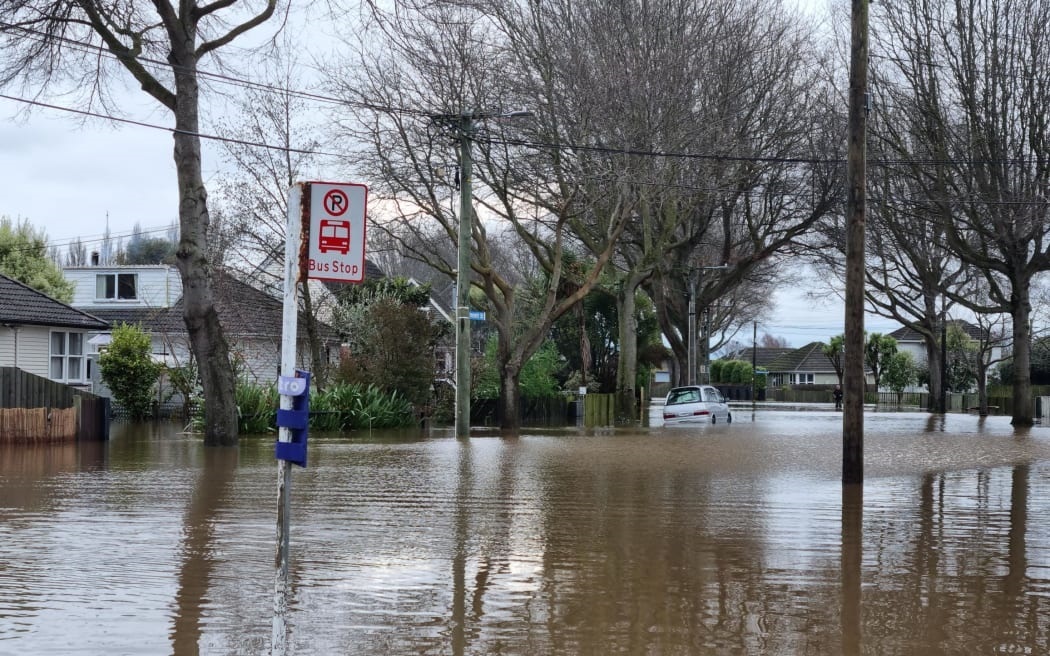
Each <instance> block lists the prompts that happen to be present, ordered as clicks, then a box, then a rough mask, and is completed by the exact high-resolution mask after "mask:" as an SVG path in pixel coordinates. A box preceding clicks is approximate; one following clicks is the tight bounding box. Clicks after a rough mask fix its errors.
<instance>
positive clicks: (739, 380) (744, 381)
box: [729, 360, 754, 385]
mask: <svg viewBox="0 0 1050 656" xmlns="http://www.w3.org/2000/svg"><path fill="white" fill-rule="evenodd" d="M752 371H754V370H753V369H752V368H751V363H750V362H744V361H743V360H737V366H736V367H734V368H733V379H732V380H731V381H729V382H731V383H733V384H735V385H750V384H751V372H752Z"/></svg>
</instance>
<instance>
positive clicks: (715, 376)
mask: <svg viewBox="0 0 1050 656" xmlns="http://www.w3.org/2000/svg"><path fill="white" fill-rule="evenodd" d="M728 362H729V360H715V361H714V362H712V363H711V380H712V381H714V382H716V383H724V382H726V380H725V378H724V376H725V367H726V364H727V363H728Z"/></svg>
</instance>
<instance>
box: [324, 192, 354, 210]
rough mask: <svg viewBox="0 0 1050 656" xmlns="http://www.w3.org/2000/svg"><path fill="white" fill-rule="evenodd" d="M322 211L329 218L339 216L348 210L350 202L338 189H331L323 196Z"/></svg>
mask: <svg viewBox="0 0 1050 656" xmlns="http://www.w3.org/2000/svg"><path fill="white" fill-rule="evenodd" d="M323 202H324V209H325V211H326V212H328V214H329V215H331V216H341V215H342V214H343V213H344V212H346V210H348V209H349V208H350V200H349V199H348V198H347V197H346V194H345V193H343V192H342V190H340V189H333V190H331V191H329V192H328V193H327V194H325V195H324V201H323Z"/></svg>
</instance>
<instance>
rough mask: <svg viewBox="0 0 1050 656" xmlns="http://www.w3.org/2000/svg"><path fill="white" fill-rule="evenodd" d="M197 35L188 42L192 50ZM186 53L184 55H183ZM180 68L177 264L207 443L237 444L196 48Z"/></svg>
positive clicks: (176, 61) (177, 63)
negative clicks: (204, 165) (211, 247)
mask: <svg viewBox="0 0 1050 656" xmlns="http://www.w3.org/2000/svg"><path fill="white" fill-rule="evenodd" d="M194 42H195V38H193V35H186V39H185V45H186V47H189V48H192V44H193V43H194ZM180 54H181V55H182V56H179V55H180ZM170 59H171V62H172V66H173V68H174V70H175V72H176V75H175V85H176V94H175V95H176V108H175V128H176V131H175V135H174V138H175V148H174V155H175V169H176V172H177V174H178V185H179V228H180V238H179V249H178V251H177V252H176V262H177V265H178V269H179V273H180V274H181V276H182V299H183V319H184V320H185V322H186V330H187V331H188V332H189V336H190V345H191V347H192V348H193V353H194V355H195V356H196V358H197V365H198V368H199V371H200V377H201V385H202V387H203V391H204V414H205V426H204V444H205V445H208V446H234V445H236V444H237V401H236V396H235V385H236V379H235V377H234V373H233V365H232V364H231V363H230V357H229V355H230V348H229V345H228V344H227V342H226V336H225V335H224V334H223V330H222V325H221V324H220V323H219V315H218V313H217V311H216V308H215V291H214V288H213V281H214V276H213V274H212V269H211V263H210V262H209V261H208V256H207V250H206V245H207V243H208V229H209V227H210V223H211V222H210V218H209V216H208V205H207V196H208V194H207V192H206V191H205V189H204V177H203V175H202V174H201V146H200V137H198V136H197V134H198V131H199V125H200V123H199V115H198V110H199V104H198V101H199V95H198V92H199V89H198V86H197V78H196V68H197V67H196V59H195V58H194V56H193V54H192V52H183V53H179V52H177V51H173V52H172V54H171V57H170Z"/></svg>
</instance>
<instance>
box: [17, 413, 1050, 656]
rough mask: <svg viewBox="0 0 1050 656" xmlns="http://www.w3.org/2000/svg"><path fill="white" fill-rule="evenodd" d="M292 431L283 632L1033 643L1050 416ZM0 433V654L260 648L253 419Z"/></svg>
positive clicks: (838, 647) (267, 454)
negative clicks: (104, 440)
mask: <svg viewBox="0 0 1050 656" xmlns="http://www.w3.org/2000/svg"><path fill="white" fill-rule="evenodd" d="M749 415H751V413H750V412H749V411H745V412H742V413H740V414H739V416H734V422H733V423H732V424H731V425H726V426H723V425H716V426H710V425H706V426H694V427H688V428H675V429H671V428H664V427H660V426H654V427H653V428H644V429H630V430H628V429H619V428H617V429H603V430H602V431H600V432H598V431H591V430H587V429H577V428H568V429H564V430H556V429H544V430H543V431H531V432H525V433H523V434H522V435H521V436H520V437H501V436H497V435H493V436H479V435H473V436H472V437H471V438H470V439H468V440H457V439H455V438H454V437H453V435H452V433H451V432H450V431H449V432H444V433H442V432H435V433H430V434H427V435H422V434H418V433H414V434H408V435H405V434H396V435H395V434H383V433H379V432H374V433H371V434H366V435H360V436H358V435H353V436H345V435H320V434H318V435H313V436H311V437H312V441H311V467H310V468H309V469H306V470H303V471H302V472H297V474H299V477H298V479H297V481H298V484H297V486H296V494H295V495H294V498H293V506H294V507H293V512H294V517H295V518H296V521H295V532H294V536H295V539H294V541H293V542H294V544H293V548H294V551H295V553H296V558H294V559H293V563H292V566H291V569H290V572H289V576H290V578H291V580H292V581H293V585H292V586H291V588H292V591H293V593H292V596H291V598H290V599H289V627H288V628H289V632H288V636H289V651H290V652H291V653H297V654H344V653H352V654H355V655H363V656H372V655H375V656H383V655H388V654H389V655H400V654H420V653H434V654H438V653H445V654H457V655H467V654H488V653H502V654H514V655H516V654H526V655H527V654H585V653H587V654H607V653H632V654H635V653H637V654H644V653H662V654H706V653H712V654H720V653H726V654H729V653H739V654H752V653H755V654H759V653H760V654H785V655H791V656H794V655H796V654H813V655H815V656H816V655H821V656H823V655H824V654H834V653H843V654H862V653H864V654H882V653H901V654H903V653H915V654H924V653H974V654H992V653H1048V652H1050V645H1048V644H1047V640H1048V638H1047V636H1050V567H1048V561H1047V558H1046V554H1050V530H1047V529H1046V527H1047V526H1050V505H1048V504H1047V503H1046V502H1045V500H1046V499H1048V498H1050V431H1045V432H1043V430H1041V429H1038V428H1037V429H1032V430H1031V431H1030V432H1028V433H1025V434H1023V435H1022V434H1020V433H1018V432H1017V431H1014V430H1013V428H1012V427H1011V426H1010V425H1009V418H1008V417H988V418H987V419H986V420H985V421H984V422H983V425H982V423H981V422H979V421H978V418H977V417H975V416H967V415H947V416H946V417H944V418H943V421H942V420H940V419H939V420H938V421H937V422H935V423H934V424H933V425H929V424H928V422H927V418H928V416H927V415H925V414H923V413H914V414H892V413H881V412H880V413H877V414H872V415H870V416H868V417H866V418H865V419H866V421H865V445H866V448H865V457H866V463H865V484H864V487H863V491H861V490H860V489H859V488H843V486H842V484H841V482H840V465H841V461H840V458H839V455H840V453H839V445H840V440H841V433H840V431H841V422H840V417H839V415H837V414H836V413H833V412H799V411H790V412H775V411H757V412H755V413H753V416H749ZM116 435H117V437H116V438H115V439H114V440H113V441H112V442H111V443H109V444H105V445H101V447H100V446H99V445H91V446H86V445H75V446H70V445H65V446H55V447H33V448H26V449H16V450H12V449H3V450H0V563H2V566H0V653H23V654H62V655H63V656H66V655H72V656H76V655H80V654H84V655H95V654H100V653H107V654H108V653H114V654H116V653H128V654H171V653H177V654H182V653H199V654H217V655H222V656H226V655H230V654H233V655H237V654H253V655H256V654H261V653H265V652H266V651H267V648H268V646H269V645H268V642H269V640H270V634H271V612H270V611H271V609H272V592H273V587H272V583H273V577H272V574H273V530H272V529H273V525H274V515H275V509H274V508H273V503H272V498H273V468H274V460H273V441H272V438H269V437H260V438H245V439H244V440H243V441H242V444H241V446H240V447H239V448H238V449H230V450H226V449H211V448H208V449H206V448H204V447H203V446H202V445H201V443H200V440H199V438H196V437H190V436H185V435H182V434H181V433H180V432H179V430H172V431H170V432H168V433H164V432H163V430H160V429H157V428H150V429H149V430H143V431H142V432H141V433H136V432H135V430H133V429H121V431H120V432H117V433H116Z"/></svg>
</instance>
